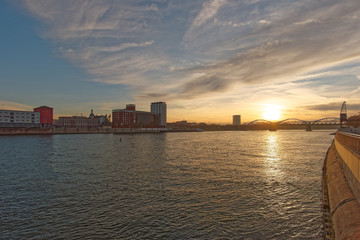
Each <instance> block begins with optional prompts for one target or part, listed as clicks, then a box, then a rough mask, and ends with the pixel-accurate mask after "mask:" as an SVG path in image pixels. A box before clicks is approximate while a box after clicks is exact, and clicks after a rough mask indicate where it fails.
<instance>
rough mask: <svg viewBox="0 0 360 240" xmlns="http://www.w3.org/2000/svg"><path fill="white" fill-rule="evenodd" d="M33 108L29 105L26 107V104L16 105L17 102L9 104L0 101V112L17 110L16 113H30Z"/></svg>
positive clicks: (8, 102)
mask: <svg viewBox="0 0 360 240" xmlns="http://www.w3.org/2000/svg"><path fill="white" fill-rule="evenodd" d="M33 108H34V106H31V105H26V104H22V103H17V102H10V101H5V100H1V99H0V109H1V110H7V109H11V110H18V111H32V110H33Z"/></svg>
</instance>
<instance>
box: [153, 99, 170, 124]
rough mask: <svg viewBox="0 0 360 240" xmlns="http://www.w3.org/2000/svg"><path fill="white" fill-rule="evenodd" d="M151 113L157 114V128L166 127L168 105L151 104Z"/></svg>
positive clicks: (163, 103) (161, 103)
mask: <svg viewBox="0 0 360 240" xmlns="http://www.w3.org/2000/svg"><path fill="white" fill-rule="evenodd" d="M150 108H151V112H152V113H155V114H156V117H157V122H156V124H157V127H166V126H167V124H166V121H167V117H166V116H167V113H166V103H165V102H153V103H151V106H150Z"/></svg>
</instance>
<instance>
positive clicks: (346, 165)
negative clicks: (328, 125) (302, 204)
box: [323, 129, 360, 239]
mask: <svg viewBox="0 0 360 240" xmlns="http://www.w3.org/2000/svg"><path fill="white" fill-rule="evenodd" d="M358 133H359V129H340V130H339V131H337V133H336V136H335V140H334V142H333V143H332V145H331V146H330V148H329V150H328V153H327V155H326V159H325V163H324V169H323V170H324V174H323V208H324V235H325V239H360V204H359V203H360V184H359V179H360V171H359V168H360V164H359V163H360V155H359V150H360V149H359V147H360V135H359V134H358Z"/></svg>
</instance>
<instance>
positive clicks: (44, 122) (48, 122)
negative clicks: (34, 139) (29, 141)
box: [34, 106, 54, 128]
mask: <svg viewBox="0 0 360 240" xmlns="http://www.w3.org/2000/svg"><path fill="white" fill-rule="evenodd" d="M34 112H39V113H40V127H43V128H51V127H52V126H53V123H54V118H53V108H51V107H48V106H41V107H37V108H34Z"/></svg>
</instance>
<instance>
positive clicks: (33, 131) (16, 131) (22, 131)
mask: <svg viewBox="0 0 360 240" xmlns="http://www.w3.org/2000/svg"><path fill="white" fill-rule="evenodd" d="M158 132H160V129H159V128H52V129H50V128H0V136H1V135H43V134H95V133H158Z"/></svg>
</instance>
